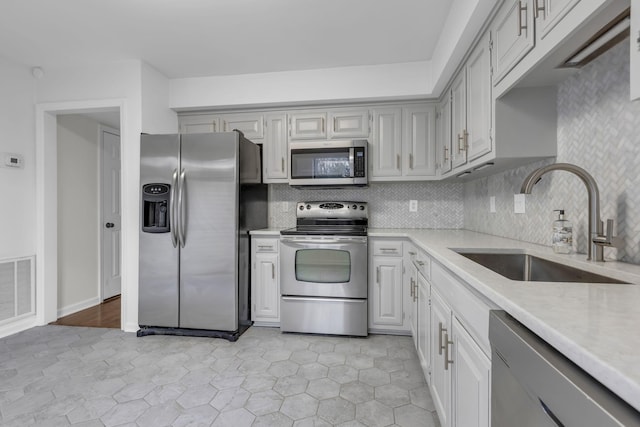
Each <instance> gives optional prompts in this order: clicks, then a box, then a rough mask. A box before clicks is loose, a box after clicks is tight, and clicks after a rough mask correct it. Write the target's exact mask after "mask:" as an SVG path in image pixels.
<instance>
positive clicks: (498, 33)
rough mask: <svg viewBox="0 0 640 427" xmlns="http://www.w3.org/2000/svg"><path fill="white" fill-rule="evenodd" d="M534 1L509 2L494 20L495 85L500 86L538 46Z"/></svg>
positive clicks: (513, 0)
mask: <svg viewBox="0 0 640 427" xmlns="http://www.w3.org/2000/svg"><path fill="white" fill-rule="evenodd" d="M533 15H534V13H533V0H507V1H506V2H505V3H504V4H503V5H502V6H501V8H500V11H499V12H498V15H497V16H496V18H495V19H494V21H493V22H494V25H493V29H492V31H491V32H492V33H493V35H494V38H493V54H494V75H493V84H494V85H495V84H497V83H498V82H499V81H500V80H502V79H503V78H504V76H506V75H507V73H508V72H509V71H511V69H512V68H513V67H515V65H516V64H517V63H518V62H520V60H521V59H522V58H524V56H525V55H526V54H527V53H528V52H529V51H530V50H531V49H533V47H534V46H535V35H534V28H533V25H534V21H533Z"/></svg>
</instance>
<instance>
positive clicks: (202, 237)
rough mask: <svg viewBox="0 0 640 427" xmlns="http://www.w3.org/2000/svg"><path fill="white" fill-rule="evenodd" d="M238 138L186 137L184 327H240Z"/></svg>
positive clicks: (183, 159)
mask: <svg viewBox="0 0 640 427" xmlns="http://www.w3.org/2000/svg"><path fill="white" fill-rule="evenodd" d="M238 138H239V135H238V133H236V132H229V133H218V134H216V133H211V134H185V135H182V151H181V173H183V174H184V175H183V176H184V179H183V182H182V187H181V189H180V191H181V193H182V194H181V198H182V207H181V212H183V215H182V219H181V221H182V222H183V224H182V225H183V227H182V230H183V233H182V236H181V237H182V241H183V243H184V247H183V248H182V249H181V250H180V327H181V328H193V329H211V330H220V331H235V330H237V329H238V311H237V309H238V285H237V283H238V277H237V265H238V260H237V253H238V246H237V245H238V243H237V230H238V220H237V218H238Z"/></svg>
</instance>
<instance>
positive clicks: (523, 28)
mask: <svg viewBox="0 0 640 427" xmlns="http://www.w3.org/2000/svg"><path fill="white" fill-rule="evenodd" d="M522 12H524V25H522ZM526 29H527V4H526V3H525V4H524V6H523V5H522V2H521V1H519V2H518V37H520V36H521V35H522V30H526Z"/></svg>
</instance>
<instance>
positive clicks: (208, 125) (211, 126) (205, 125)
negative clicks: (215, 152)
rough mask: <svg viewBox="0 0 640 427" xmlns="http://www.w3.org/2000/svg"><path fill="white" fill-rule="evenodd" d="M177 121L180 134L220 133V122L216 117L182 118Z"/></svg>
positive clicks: (202, 115) (207, 115)
mask: <svg viewBox="0 0 640 427" xmlns="http://www.w3.org/2000/svg"><path fill="white" fill-rule="evenodd" d="M179 121H180V133H211V132H220V120H219V118H218V117H217V116H213V115H211V114H199V115H195V116H182V117H180V119H179Z"/></svg>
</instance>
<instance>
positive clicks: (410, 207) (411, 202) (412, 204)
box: [409, 200, 418, 212]
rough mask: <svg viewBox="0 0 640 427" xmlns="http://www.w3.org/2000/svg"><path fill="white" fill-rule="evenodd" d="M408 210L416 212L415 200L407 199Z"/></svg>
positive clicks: (416, 203) (416, 204)
mask: <svg viewBox="0 0 640 427" xmlns="http://www.w3.org/2000/svg"><path fill="white" fill-rule="evenodd" d="M409 212H418V201H417V200H409Z"/></svg>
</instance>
